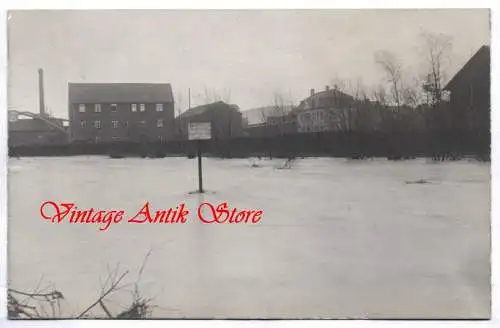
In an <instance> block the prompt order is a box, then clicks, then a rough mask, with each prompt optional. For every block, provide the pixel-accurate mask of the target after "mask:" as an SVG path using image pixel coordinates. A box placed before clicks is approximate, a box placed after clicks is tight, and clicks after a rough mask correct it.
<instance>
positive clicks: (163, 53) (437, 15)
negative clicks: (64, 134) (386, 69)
mask: <svg viewBox="0 0 500 328" xmlns="http://www.w3.org/2000/svg"><path fill="white" fill-rule="evenodd" d="M422 30H427V31H430V32H433V33H445V34H447V35H449V36H450V37H452V38H453V53H452V57H451V62H450V67H449V71H450V75H453V74H454V73H455V72H456V71H457V70H458V69H459V68H460V67H461V66H462V65H463V64H464V63H465V62H466V61H467V60H468V59H469V57H470V56H471V55H472V54H473V53H474V52H475V51H477V49H479V47H480V46H481V45H483V44H489V43H490V25H489V11H488V10H470V9H467V10H452V9H444V10H406V11H403V10H386V11H381V10H355V11H346V10H322V11H292V10H281V11H24V12H20V11H13V12H11V13H10V18H9V21H8V42H9V45H8V51H9V55H8V63H9V83H8V85H9V90H8V92H9V94H8V97H9V107H10V108H13V109H21V110H27V111H32V112H37V111H38V86H37V78H38V73H37V69H38V68H44V70H45V101H46V106H47V107H48V108H49V110H50V111H51V112H52V113H53V114H55V115H57V116H61V117H67V84H68V82H147V83H149V82H151V83H155V82H168V83H171V84H172V86H173V90H174V97H176V98H177V99H178V100H180V101H179V102H180V103H181V104H182V105H183V107H187V98H188V96H187V95H188V88H191V95H192V101H191V103H192V105H198V104H202V103H205V102H206V101H207V100H210V98H211V97H212V98H213V95H214V94H217V95H219V96H221V97H224V98H226V99H227V98H229V100H230V102H231V103H235V104H237V105H239V106H240V108H241V109H242V110H245V109H249V108H253V107H260V106H266V105H270V104H272V101H273V95H274V94H275V93H281V94H284V95H287V96H289V97H290V98H291V99H292V100H293V101H295V102H297V101H299V100H300V99H303V98H304V97H306V96H307V95H308V94H309V89H310V88H315V89H316V90H320V89H323V88H324V86H325V85H326V84H332V83H333V80H334V79H335V78H336V77H339V78H342V79H352V80H353V81H354V80H357V79H359V78H361V79H362V81H363V84H364V85H366V88H367V89H369V88H370V87H371V86H374V85H377V84H379V83H380V82H381V81H382V80H383V79H384V75H383V72H382V71H381V70H380V68H379V67H377V65H376V64H375V63H374V54H375V53H376V52H377V51H380V50H387V51H390V52H392V53H394V54H395V55H396V56H398V57H399V58H400V60H401V62H402V63H403V65H404V67H405V74H406V76H407V77H413V76H415V77H417V76H418V74H419V73H421V72H422V57H421V55H420V53H419V49H420V48H421V46H420V45H421V39H420V37H419V36H420V34H421V32H422ZM207 93H208V97H207Z"/></svg>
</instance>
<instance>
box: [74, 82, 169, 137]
mask: <svg viewBox="0 0 500 328" xmlns="http://www.w3.org/2000/svg"><path fill="white" fill-rule="evenodd" d="M68 101H69V120H70V128H71V138H72V140H73V141H77V142H78V141H80V142H110V141H139V142H147V141H166V140H170V139H171V138H172V136H173V133H174V119H175V114H174V99H173V95H172V87H171V85H170V84H168V83H165V84H145V83H111V84H87V83H85V84H82V83H70V84H69V95H68Z"/></svg>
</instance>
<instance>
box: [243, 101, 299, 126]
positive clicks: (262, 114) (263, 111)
mask: <svg viewBox="0 0 500 328" xmlns="http://www.w3.org/2000/svg"><path fill="white" fill-rule="evenodd" d="M292 109H293V106H291V105H285V106H284V108H278V107H276V106H265V107H259V108H252V109H247V110H245V111H244V112H242V115H243V117H245V118H246V119H247V120H248V125H255V124H264V123H265V122H266V120H267V118H268V117H279V116H284V115H286V114H288V113H289V112H291V111H292Z"/></svg>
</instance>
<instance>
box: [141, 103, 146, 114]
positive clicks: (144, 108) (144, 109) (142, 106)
mask: <svg viewBox="0 0 500 328" xmlns="http://www.w3.org/2000/svg"><path fill="white" fill-rule="evenodd" d="M145 111H146V105H145V104H141V112H145Z"/></svg>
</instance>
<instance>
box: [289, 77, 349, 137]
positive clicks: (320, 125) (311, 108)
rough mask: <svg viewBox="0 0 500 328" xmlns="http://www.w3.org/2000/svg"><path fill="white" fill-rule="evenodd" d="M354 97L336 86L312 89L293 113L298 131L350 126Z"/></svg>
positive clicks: (337, 128)
mask: <svg viewBox="0 0 500 328" xmlns="http://www.w3.org/2000/svg"><path fill="white" fill-rule="evenodd" d="M353 104H354V98H353V97H352V96H350V95H348V94H346V93H344V92H341V91H340V90H338V89H337V87H335V88H334V89H330V87H329V86H326V87H325V90H324V91H321V92H317V93H316V92H315V91H314V89H311V91H310V96H309V97H308V98H306V99H304V100H303V101H301V102H300V104H299V106H298V107H297V108H296V109H294V111H293V113H294V114H295V115H296V117H297V126H298V132H321V131H345V130H349V128H350V125H351V124H350V121H351V116H352V115H351V114H352V111H353Z"/></svg>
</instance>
